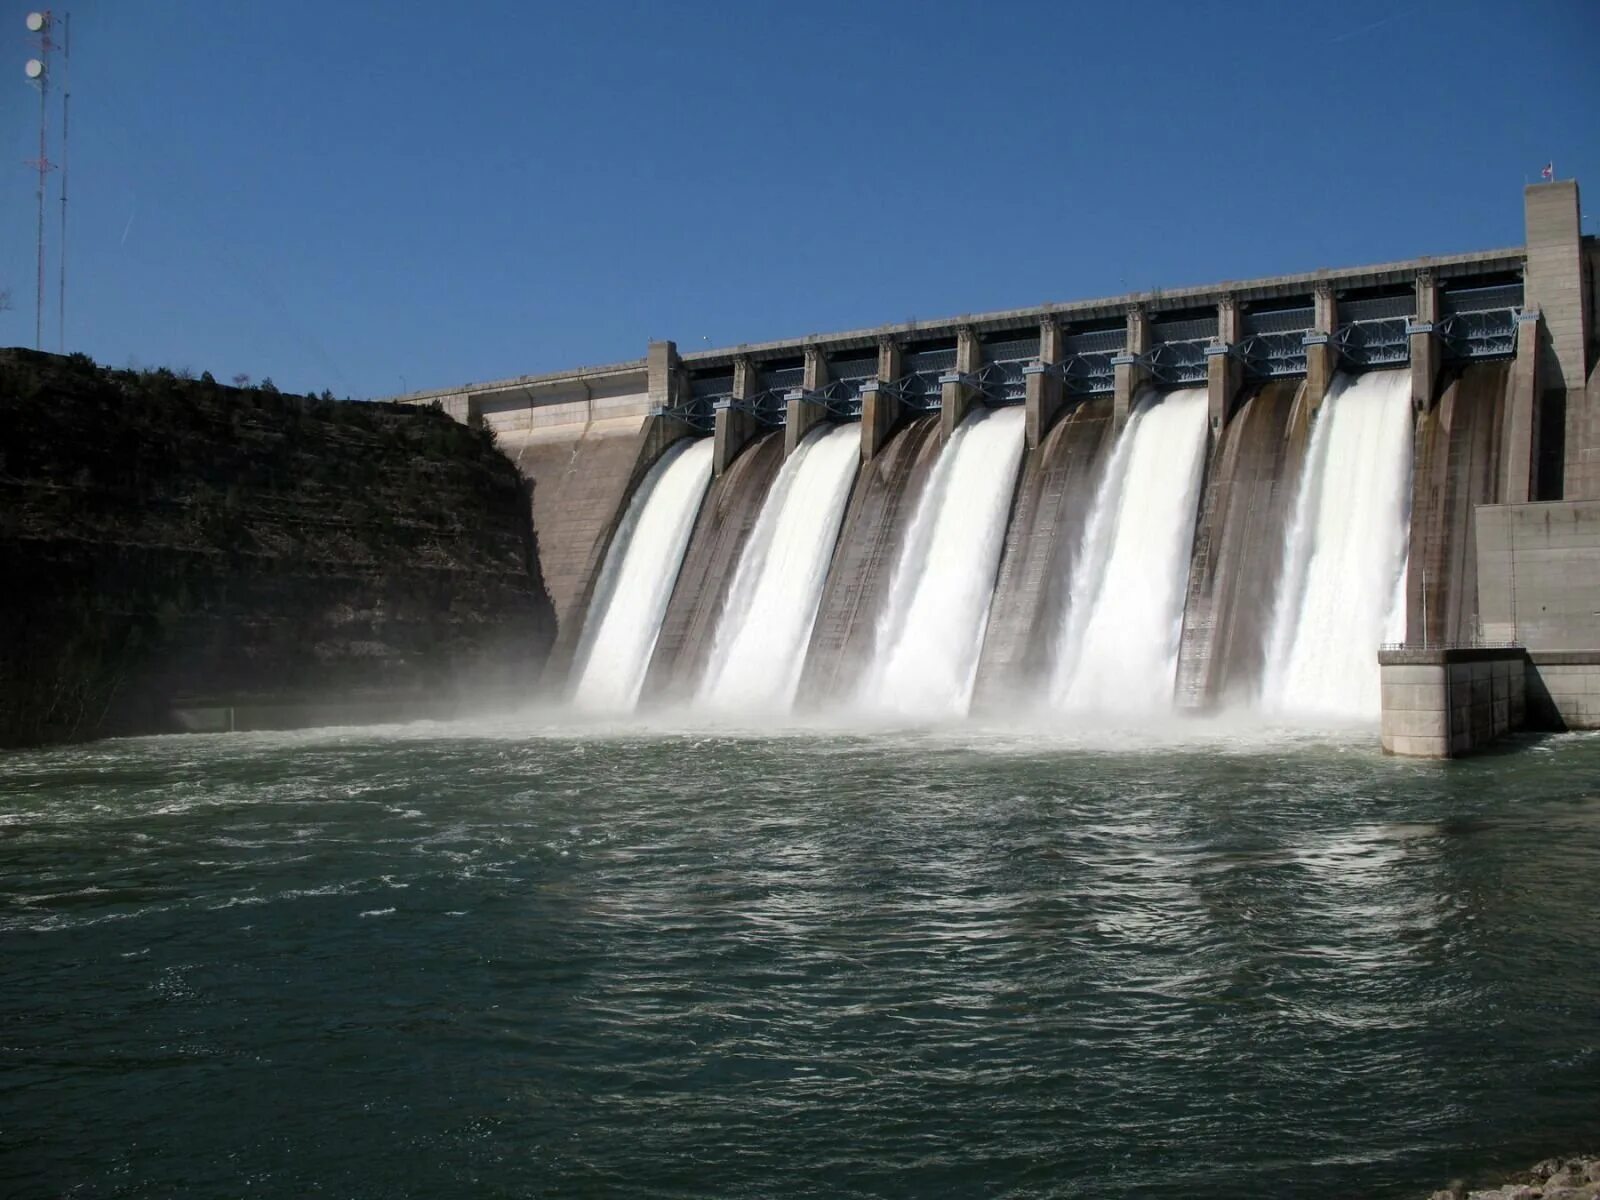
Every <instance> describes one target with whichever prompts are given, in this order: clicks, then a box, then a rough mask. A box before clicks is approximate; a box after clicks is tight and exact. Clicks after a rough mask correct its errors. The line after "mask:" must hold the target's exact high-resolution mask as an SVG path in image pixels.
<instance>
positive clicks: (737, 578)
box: [695, 424, 861, 714]
mask: <svg viewBox="0 0 1600 1200" xmlns="http://www.w3.org/2000/svg"><path fill="white" fill-rule="evenodd" d="M860 461H861V427H860V426H859V425H855V424H850V425H832V426H828V427H826V428H823V429H815V430H813V431H812V432H811V433H810V434H808V435H807V437H806V439H805V440H804V441H802V442H801V443H800V445H799V446H798V447H797V448H796V449H795V452H794V454H793V455H792V456H791V457H790V458H789V459H788V461H787V462H785V463H784V464H783V469H782V470H781V471H779V473H778V478H777V479H776V480H775V481H774V482H773V485H772V488H771V490H770V491H769V492H768V493H767V498H766V500H765V501H764V502H763V504H762V506H761V515H760V516H759V517H758V518H757V519H756V527H755V529H754V530H753V531H752V532H751V534H750V540H749V541H748V542H747V543H746V544H745V547H744V551H743V553H742V554H741V555H740V558H739V567H738V570H737V571H735V573H734V577H733V586H732V587H731V588H729V590H728V597H727V600H726V602H725V604H724V607H723V610H722V613H721V615H720V616H719V618H718V620H717V632H716V635H715V637H714V639H713V641H712V649H711V658H710V662H709V663H708V664H707V667H706V674H705V677H704V679H703V680H702V681H701V684H700V689H699V693H698V695H697V696H696V698H695V704H696V707H699V708H704V709H709V710H713V711H718V712H727V713H734V712H745V713H762V714H770V713H787V712H788V711H789V710H790V709H791V708H792V707H793V706H794V696H795V691H796V689H797V688H798V687H799V686H800V671H801V668H802V667H803V666H804V665H805V655H806V646H807V644H808V642H809V641H810V639H811V627H812V625H813V624H814V623H815V622H816V619H817V605H818V603H819V602H820V601H821V599H822V585H823V582H824V580H825V579H826V578H827V574H828V562H829V560H830V559H831V558H832V556H833V547H834V542H835V541H836V540H837V539H838V536H839V525H840V522H842V521H843V520H844V510H845V505H846V503H848V501H849V499H850V485H851V484H852V483H853V482H854V481H855V477H856V470H857V468H858V466H859V464H860Z"/></svg>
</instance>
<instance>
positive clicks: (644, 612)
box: [572, 442, 711, 713]
mask: <svg viewBox="0 0 1600 1200" xmlns="http://www.w3.org/2000/svg"><path fill="white" fill-rule="evenodd" d="M710 482H711V446H710V444H709V443H707V442H679V443H677V444H676V445H674V446H672V447H670V448H669V449H668V450H667V452H666V453H665V454H664V455H663V456H662V457H661V460H660V461H659V462H657V463H656V464H655V466H654V467H652V468H651V470H650V474H649V476H648V477H647V478H646V479H645V481H644V483H643V484H641V485H640V488H639V490H638V492H637V493H636V494H635V495H634V498H633V501H632V503H631V504H630V505H629V506H628V512H627V515H626V516H624V518H623V521H622V525H621V527H620V528H619V529H618V530H617V533H616V537H615V539H614V541H613V542H612V546H611V552H610V554H609V555H608V557H607V561H606V565H605V568H604V570H603V571H602V574H601V577H600V583H599V586H598V588H597V590H596V594H595V599H594V604H593V607H592V608H591V610H590V613H589V616H588V619H587V621H586V623H585V629H584V636H583V642H582V644H581V646H580V649H579V652H578V660H577V666H576V670H575V682H574V685H573V690H572V700H573V703H574V704H575V705H576V706H577V707H578V708H580V709H583V710H585V711H589V712H597V713H627V712H632V711H633V707H634V705H635V704H636V703H637V702H638V699H639V689H640V688H642V687H643V686H644V677H645V671H646V670H647V669H648V668H649V665H650V656H651V654H652V652H653V651H654V650H655V644H656V636H657V634H658V633H659V632H660V629H661V618H662V616H663V615H664V614H665V612H666V607H667V601H668V600H669V598H670V597H671V595H672V588H673V585H674V584H675V583H676V582H677V579H678V568H679V567H680V566H682V564H683V555H684V551H685V550H686V549H687V547H688V544H689V532H690V529H691V528H692V526H693V525H694V520H695V516H696V514H697V513H698V512H699V509H700V501H701V498H702V497H703V496H704V495H705V490H706V486H707V485H708V484H709V483H710Z"/></svg>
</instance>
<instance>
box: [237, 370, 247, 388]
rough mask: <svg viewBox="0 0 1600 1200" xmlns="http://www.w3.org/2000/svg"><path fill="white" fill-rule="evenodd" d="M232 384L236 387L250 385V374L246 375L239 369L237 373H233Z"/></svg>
mask: <svg viewBox="0 0 1600 1200" xmlns="http://www.w3.org/2000/svg"><path fill="white" fill-rule="evenodd" d="M233 386H234V387H236V388H247V387H249V386H250V376H248V375H246V374H245V373H244V372H243V371H240V372H239V373H238V374H237V375H235V376H234V377H233Z"/></svg>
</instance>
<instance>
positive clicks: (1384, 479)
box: [1262, 371, 1412, 718]
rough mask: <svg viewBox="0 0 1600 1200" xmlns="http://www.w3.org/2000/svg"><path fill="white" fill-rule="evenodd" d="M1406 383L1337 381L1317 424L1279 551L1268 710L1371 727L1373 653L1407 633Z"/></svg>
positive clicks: (1382, 375)
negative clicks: (1343, 719)
mask: <svg viewBox="0 0 1600 1200" xmlns="http://www.w3.org/2000/svg"><path fill="white" fill-rule="evenodd" d="M1411 436H1412V430H1411V379H1410V375H1409V373H1408V372H1406V371H1373V372H1371V373H1369V374H1366V375H1360V376H1354V377H1352V376H1348V375H1340V376H1338V377H1337V378H1336V379H1335V380H1334V383H1333V386H1332V388H1330V389H1329V392H1328V396H1327V398H1326V399H1325V400H1324V401H1323V402H1322V407H1321V410H1320V412H1319V413H1318V415H1317V423H1316V427H1315V429H1313V431H1312V434H1311V446H1310V448H1309V450H1308V451H1307V453H1306V460H1305V466H1304V469H1303V474H1302V475H1301V480H1300V489H1299V492H1298V494H1297V496H1296V499H1295V510H1294V518H1293V520H1292V521H1291V523H1290V526H1289V533H1288V537H1287V541H1286V545H1285V551H1284V568H1283V576H1282V578H1281V580H1280V581H1279V584H1278V598H1277V602H1276V606H1275V610H1274V618H1273V635H1272V643H1271V646H1272V649H1271V652H1270V657H1269V659H1268V667H1267V675H1266V679H1265V682H1264V685H1263V689H1262V701H1263V706H1264V707H1266V708H1267V709H1269V710H1273V711H1277V712H1284V713H1310V714H1321V715H1328V716H1337V717H1358V718H1371V717H1376V716H1377V715H1378V712H1379V706H1380V698H1381V697H1380V689H1379V682H1378V647H1379V646H1380V645H1381V644H1382V643H1383V642H1385V641H1398V640H1400V638H1401V637H1403V635H1404V631H1405V602H1404V587H1405V559H1406V533H1407V529H1408V527H1409V521H1410V511H1411Z"/></svg>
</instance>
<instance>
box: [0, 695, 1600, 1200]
mask: <svg viewBox="0 0 1600 1200" xmlns="http://www.w3.org/2000/svg"><path fill="white" fill-rule="evenodd" d="M1192 736H1193V738H1194V740H1190V741H1182V740H1180V741H1175V742H1171V743H1168V744H1140V743H1139V742H1137V741H1124V742H1121V743H1112V744H1109V745H1107V744H1105V743H1107V742H1111V739H1109V738H1107V739H1099V740H1100V742H1101V743H1102V744H1101V745H1099V746H1098V747H1096V745H1095V742H1096V739H1093V738H1089V739H1085V740H1084V741H1083V742H1081V743H1075V742H1073V741H1071V740H1052V739H1048V738H1041V737H1038V736H1035V735H1033V734H1024V733H1016V732H1013V733H1001V732H996V731H984V730H977V729H967V730H960V731H956V732H945V733H925V734H897V733H889V732H884V733H877V734H872V735H867V736H843V735H831V734H828V733H824V732H797V733H794V734H791V735H785V736H775V737H738V736H731V735H728V734H725V733H716V732H708V731H698V732H674V731H671V730H661V731H656V732H645V731H633V732H628V731H615V730H613V731H610V732H607V731H591V732H583V731H572V730H566V731H562V730H559V729H537V728H518V727H517V726H516V725H514V724H511V723H507V724H504V725H500V726H496V727H492V728H449V727H434V728H413V729H406V730H354V731H326V732H321V733H314V734H285V735H241V736H236V737H214V738H213V737H197V738H159V739H149V740H141V741H130V742H110V743H99V744H94V745H89V746H84V747H77V748H72V749H63V750H55V751H48V752H39V753H28V754H13V755H9V756H6V757H3V758H0V773H3V774H0V879H3V896H0V900H3V910H0V919H3V924H0V954H3V961H4V973H3V977H0V1066H3V1085H0V1086H3V1093H0V1194H4V1195H6V1196H9V1197H14V1198H19V1200H20V1198H31V1197H55V1196H66V1195H71V1196H74V1197H113V1196H115V1197H174V1196H205V1197H210V1196H216V1197H223V1196H240V1195H250V1196H263V1197H300V1196H306V1195H310V1194H323V1195H328V1196H337V1197H386V1198H387V1197H395V1196H463V1197H494V1196H529V1195H603V1194H618V1195H622V1194H626V1195H633V1196H684V1197H689V1196H773V1195H786V1196H788V1195H805V1196H817V1197H834V1196H905V1197H912V1196H918V1197H920V1196H933V1195H960V1196H968V1195H970V1196H980V1195H981V1196H1035V1195H1039V1196H1044V1195H1061V1196H1096V1197H1114V1196H1135V1195H1139V1196H1143V1195H1165V1196H1183V1197H1219V1198H1220V1197H1236V1196H1240V1195H1247V1194H1260V1195H1271V1196H1274V1197H1284V1196H1317V1197H1351V1196H1388V1195H1394V1196H1401V1195H1412V1194H1415V1193H1417V1192H1424V1194H1425V1189H1426V1188H1427V1187H1429V1186H1436V1185H1437V1184H1438V1183H1440V1182H1442V1180H1443V1179H1445V1178H1447V1177H1448V1176H1449V1175H1451V1174H1455V1173H1465V1172H1470V1171H1473V1170H1476V1169H1484V1168H1492V1167H1494V1166H1497V1165H1506V1166H1518V1165H1523V1164H1524V1163H1525V1162H1529V1161H1532V1160H1533V1159H1534V1158H1537V1157H1539V1156H1540V1155H1541V1154H1544V1153H1546V1152H1551V1151H1559V1150H1568V1149H1572V1148H1575V1147H1579V1146H1581V1145H1584V1144H1592V1143H1594V1142H1595V1140H1596V1135H1597V1133H1600V973H1597V970H1596V966H1597V964H1600V917H1597V916H1596V910H1597V900H1600V738H1595V737H1575V736H1574V737H1562V738H1554V739H1549V740H1545V741H1542V742H1525V743H1521V744H1520V746H1519V748H1518V749H1517V751H1516V752H1515V753H1510V754H1504V755H1496V756H1491V757H1485V758H1481V759H1478V760H1475V761H1470V762H1463V763H1457V764H1449V765H1440V764H1432V763H1414V762H1403V761H1394V760H1384V759H1383V758H1381V757H1380V756H1378V755H1377V754H1376V752H1375V751H1374V750H1373V749H1372V748H1371V742H1372V740H1373V739H1372V737H1371V735H1370V733H1364V734H1360V735H1354V736H1351V737H1350V738H1348V739H1346V738H1330V739H1307V738H1297V737H1294V736H1289V735H1282V736H1278V735H1271V734H1261V735H1252V736H1248V737H1242V738H1241V737H1237V736H1234V735H1232V734H1229V733H1228V732H1227V731H1226V730H1211V731H1204V730H1201V731H1197V732H1196V733H1195V734H1194V735H1192Z"/></svg>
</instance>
